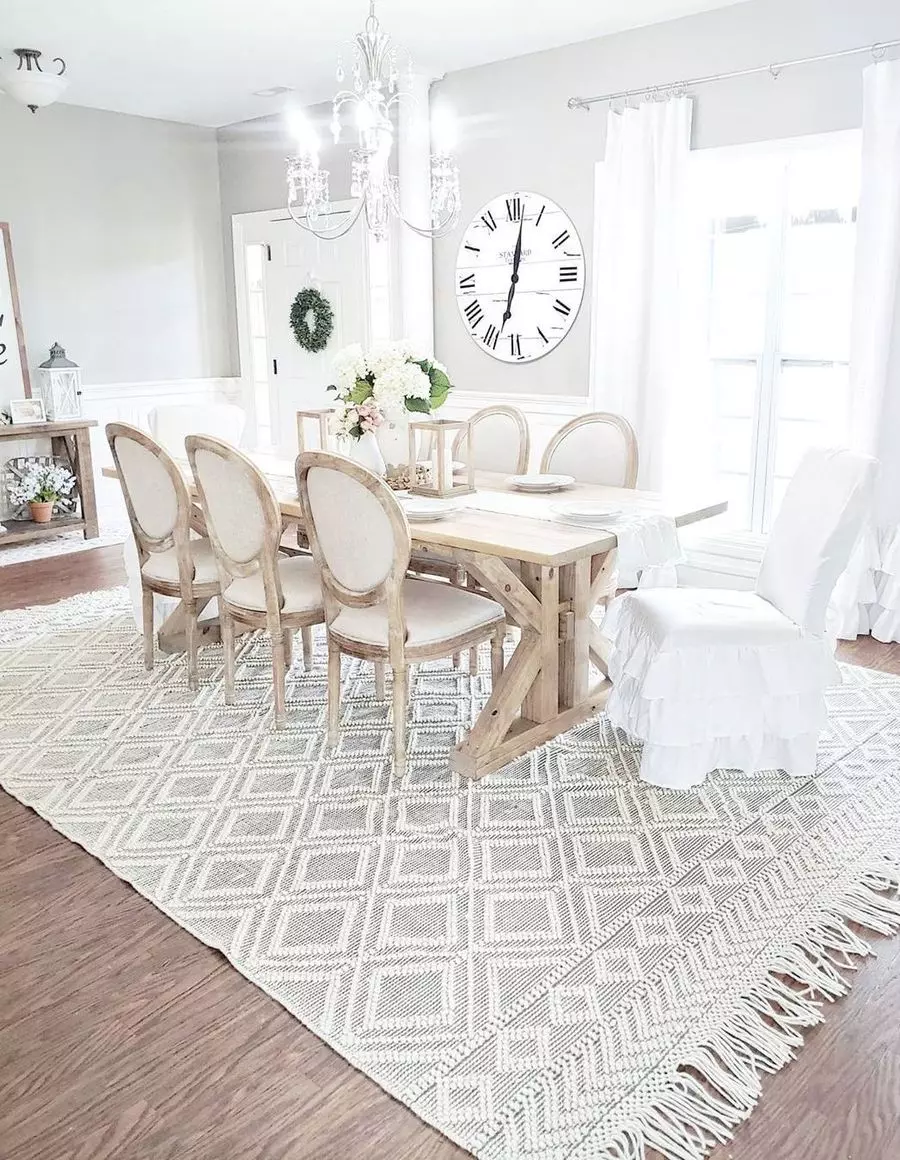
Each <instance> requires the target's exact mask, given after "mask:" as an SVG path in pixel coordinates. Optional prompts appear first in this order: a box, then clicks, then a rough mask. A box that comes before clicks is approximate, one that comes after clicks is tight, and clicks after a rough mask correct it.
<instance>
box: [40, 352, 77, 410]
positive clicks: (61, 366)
mask: <svg viewBox="0 0 900 1160" xmlns="http://www.w3.org/2000/svg"><path fill="white" fill-rule="evenodd" d="M38 371H39V375H38V381H39V383H40V388H41V398H42V399H43V400H44V409H45V410H46V412H47V418H48V419H51V420H59V419H80V418H81V368H80V367H79V366H78V363H73V362H72V361H71V360H70V359H67V358H66V352H65V350H63V348H62V347H61V346H60V345H59V343H58V342H54V344H53V346H51V347H50V357H49V358H48V359H47V361H46V362H42V363H41V365H40V367H38Z"/></svg>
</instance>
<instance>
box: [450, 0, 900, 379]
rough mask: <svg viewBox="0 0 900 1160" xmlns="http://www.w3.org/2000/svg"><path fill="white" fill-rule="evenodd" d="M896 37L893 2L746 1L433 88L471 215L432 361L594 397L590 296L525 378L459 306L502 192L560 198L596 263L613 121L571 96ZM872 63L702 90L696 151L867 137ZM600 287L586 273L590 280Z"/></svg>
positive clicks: (453, 77) (899, 19) (857, 60)
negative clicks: (456, 135)
mask: <svg viewBox="0 0 900 1160" xmlns="http://www.w3.org/2000/svg"><path fill="white" fill-rule="evenodd" d="M897 37H900V3H898V2H897V0H853V2H852V3H851V2H849V0H749V2H747V3H743V4H738V5H736V6H734V7H729V8H724V9H720V10H719V11H714V12H708V13H704V14H702V15H698V16H692V17H688V18H685V19H683V20H677V21H672V22H670V23H667V24H659V25H655V26H652V27H649V28H642V29H637V30H634V31H631V32H626V33H621V34H619V35H616V36H611V37H605V38H602V39H599V40H593V41H586V42H584V43H581V44H575V45H570V46H568V47H566V48H561V49H553V50H551V51H548V52H542V53H536V54H533V55H531V56H526V57H518V58H516V59H514V60H509V61H502V62H500V63H498V64H493V65H485V66H483V67H481V68H476V69H467V70H465V71H461V72H457V73H450V74H448V76H447V77H445V78H444V80H442V81H441V82H440V83H439V84H438V85H437V86H436V94H439V95H440V96H442V97H446V99H447V100H448V101H449V102H450V103H451V104H452V106H453V108H454V110H455V111H456V114H457V116H458V117H459V119H460V147H459V151H458V156H459V169H460V181H461V186H462V196H463V203H464V207H465V208H464V215H463V220H462V221H461V223H460V225H459V227H458V229H457V230H456V231H455V232H454V233H453V234H452V235H450V236H449V237H447V238H445V239H442V240H440V241H438V242H436V243H435V248H434V289H435V352H436V355H437V357H438V358H439V359H440V360H441V361H442V362H444V363H446V364H447V366H448V367H450V369H451V372H452V375H453V379H454V382H455V383H456V384H457V385H458V386H459V387H462V388H468V389H471V390H493V391H504V392H527V393H537V394H570V395H576V394H586V393H587V392H588V373H589V360H590V313H591V308H590V300H589V298H590V296H589V293H587V294H586V295H585V303H584V306H583V307H582V310H581V314H580V316H579V318H578V320H577V322H576V323H575V326H574V327H573V329H572V332H571V333H570V334H569V336H568V337H567V338H566V340H565V341H564V342H563V343H561V344H560V346H559V347H558V348H557V349H556V351H554V352H553V353H552V354H550V355H548V356H547V357H546V358H544V359H542V360H540V361H538V362H535V363H532V364H529V365H520V366H515V365H512V366H510V365H505V364H503V363H500V362H497V361H496V360H495V359H492V358H491V357H490V356H489V355H486V354H484V353H482V351H480V350H479V349H478V348H477V347H476V345H475V343H473V342H472V340H471V339H470V338H469V337H468V335H467V333H466V331H465V328H464V327H463V325H462V322H461V321H460V317H459V312H458V310H457V306H456V301H455V281H454V270H455V264H456V253H457V249H458V247H459V242H460V238H461V236H462V233H463V232H464V229H465V226H466V225H467V224H468V222H469V221H470V220H471V218H472V217H473V216H474V215H475V213H476V211H477V210H478V208H479V207H480V206H481V205H482V204H483V203H484V202H486V201H488V200H490V199H491V198H492V197H495V196H496V195H497V194H499V193H501V192H503V191H504V190H514V189H528V190H535V191H537V192H540V193H544V194H546V195H547V196H549V197H551V198H553V199H554V200H555V201H557V202H559V204H560V205H561V206H562V207H563V208H564V209H565V210H566V211H567V212H568V213H569V214H570V216H571V217H572V219H573V220H574V222H575V224H576V225H577V227H578V229H579V232H580V234H581V239H582V242H583V244H584V246H585V247H586V251H585V252H586V253H587V255H588V257H589V258H590V254H591V250H592V244H593V229H592V217H593V174H594V165H595V163H596V162H597V161H599V160H601V159H602V157H603V149H604V138H605V120H606V109H605V107H604V106H595V107H594V109H593V111H592V112H591V113H585V112H584V111H580V110H575V111H570V110H569V109H567V108H566V102H567V100H568V98H569V97H570V96H573V95H579V96H591V95H594V94H597V93H602V92H610V91H615V90H618V89H625V88H630V87H639V86H643V85H649V84H657V83H665V82H671V81H676V80H679V79H684V78H688V77H692V76H702V75H704V74H708V73H714V72H724V71H727V70H731V69H739V68H745V67H752V66H755V65H761V64H762V65H765V64H770V63H771V62H773V61H778V60H788V59H791V58H798V57H805V56H812V55H816V54H818V53H824V52H831V51H836V50H839V49H845V48H851V47H856V46H859V45H865V44H871V43H874V42H875V41H879V40H889V39H893V38H897ZM867 63H870V58H869V57H868V56H867V55H865V56H860V57H854V58H849V59H843V60H839V61H832V62H829V63H823V64H819V65H811V66H806V67H803V68H797V69H794V70H790V71H788V72H785V73H784V74H783V75H782V76H781V77H779V79H778V80H777V81H773V80H772V79H771V78H769V77H768V76H760V77H748V78H744V79H740V80H738V79H735V80H731V81H723V82H721V83H718V84H715V85H710V86H706V87H704V88H702V89H699V90H698V96H697V99H696V101H695V107H694V145H695V147H696V148H707V147H712V146H717V145H730V144H740V143H745V142H750V141H765V140H770V139H775V138H779V137H791V136H800V135H804V134H810V133H822V132H828V131H830V130H835V129H849V128H853V127H855V126H858V125H859V124H860V123H861V120H862V88H861V82H860V72H861V70H862V68H863V67H865V65H866V64H867ZM589 278H590V270H589Z"/></svg>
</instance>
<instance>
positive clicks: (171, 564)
mask: <svg viewBox="0 0 900 1160" xmlns="http://www.w3.org/2000/svg"><path fill="white" fill-rule="evenodd" d="M106 438H107V440H108V441H109V449H110V451H111V452H112V457H113V461H114V463H115V465H116V474H117V475H118V477H119V482H120V483H121V485H122V494H123V495H124V497H125V507H126V509H127V511H128V519H129V521H130V523H131V532H132V535H133V536H134V543H135V547H136V548H137V554H138V567H139V569H140V584H141V610H142V627H143V633H144V667H145V668H146V669H148V670H149V669H152V668H153V631H154V625H153V594H154V592H158V593H159V594H160V595H161V596H171V597H174V598H176V599H180V600H181V602H182V607H183V609H184V612H185V620H186V626H187V645H188V688H190V689H196V688H197V686H198V684H199V675H198V666H197V645H198V639H197V638H198V630H197V620H198V618H199V615H200V613H201V612H202V611H203V609H204V608H205V607H206V605H207V604H208V603H209V601H210V600H211V599H212V598H213V597H214V596H216V595H218V592H219V575H218V572H217V570H216V561H215V556H214V555H213V551H212V547H211V545H210V542H209V540H207V539H205V538H191V516H192V512H193V505H192V503H191V497H190V494H189V492H188V489H187V484H186V483H185V481H184V477H183V476H182V474H181V472H180V470H179V469H178V466H177V464H176V463H175V462H174V460H173V459H172V457H171V456H170V455H169V454H168V452H167V451H166V450H165V449H164V448H163V447H160V445H159V444H158V443H157V442H156V440H154V439H151V438H150V436H149V435H147V434H146V433H145V432H144V431H140V430H138V428H137V427H132V426H130V424H128V423H107V425H106Z"/></svg>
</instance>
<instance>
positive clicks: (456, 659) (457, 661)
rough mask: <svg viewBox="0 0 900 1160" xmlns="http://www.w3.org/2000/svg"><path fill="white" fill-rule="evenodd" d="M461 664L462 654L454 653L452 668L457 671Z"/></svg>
mask: <svg viewBox="0 0 900 1160" xmlns="http://www.w3.org/2000/svg"><path fill="white" fill-rule="evenodd" d="M461 663H462V653H454V654H453V659H452V664H453V667H454V668H455V669H458V668H459V666H460V664H461Z"/></svg>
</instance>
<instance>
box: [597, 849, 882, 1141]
mask: <svg viewBox="0 0 900 1160" xmlns="http://www.w3.org/2000/svg"><path fill="white" fill-rule="evenodd" d="M849 923H854V924H856V925H858V926H863V927H865V928H866V929H868V930H871V931H875V932H877V933H879V934H896V933H897V931H898V930H900V858H898V859H897V860H895V859H893V858H888V857H884V858H880V859H878V860H877V861H876V862H874V863H872V864H871V865H868V866H866V867H864V868H863V869H862V871H861V873H860V877H859V880H858V881H857V883H856V884H855V885H853V886H851V887H850V888H849V889H848V890H847V891H846V892H845V893H844V895H843V896H842V897H841V898H840V899H839V900H838V901H837V902H836V903H835V904H834V905H833V906H832V907H831V908H830V909H829V911H828V912H826V913H825V914H824V915H823V916H822V917H821V918H820V919H819V920H818V921H817V922H816V923H815V924H814V925H812V926H811V927H809V928H808V930H807V931H806V932H805V933H804V935H803V937H802V938H800V939H798V940H797V941H796V942H795V943H794V944H793V945H792V946H791V947H790V948H789V949H788V950H787V951H785V952H783V953H782V954H780V955H779V956H778V957H777V958H776V959H774V960H773V961H772V962H771V963H770V964H769V968H768V971H767V973H766V976H765V978H764V979H763V980H762V982H761V983H759V984H758V985H757V986H756V987H754V988H753V990H752V991H751V992H750V993H749V994H747V995H746V996H744V997H743V998H742V999H741V1000H740V1001H739V1003H738V1005H737V1007H736V1008H735V1009H734V1011H733V1012H732V1014H731V1016H730V1017H729V1019H728V1020H727V1022H726V1023H725V1024H724V1025H723V1026H722V1027H720V1028H719V1029H718V1030H717V1031H716V1032H714V1033H713V1034H712V1035H711V1036H710V1038H709V1039H708V1040H707V1042H706V1043H704V1044H703V1045H702V1046H701V1047H698V1048H696V1049H694V1050H693V1051H692V1052H690V1053H689V1054H688V1055H687V1056H686V1057H685V1058H684V1059H683V1060H682V1062H681V1065H680V1068H679V1071H678V1074H677V1076H676V1078H675V1080H674V1082H673V1083H672V1084H670V1085H669V1087H668V1088H667V1089H666V1090H665V1091H664V1092H663V1093H661V1094H660V1095H659V1096H658V1097H657V1098H656V1100H655V1101H654V1102H653V1104H652V1105H651V1106H650V1107H649V1108H648V1109H647V1111H646V1112H645V1113H644V1114H643V1115H642V1116H640V1117H639V1118H638V1119H636V1120H634V1121H632V1122H631V1123H629V1124H626V1125H624V1126H623V1127H622V1128H621V1129H620V1131H619V1132H618V1133H617V1134H616V1136H615V1137H614V1138H613V1139H607V1140H605V1141H603V1142H601V1143H600V1147H599V1151H598V1150H596V1149H591V1150H590V1151H589V1152H585V1153H584V1155H588V1154H589V1155H590V1156H591V1157H592V1158H593V1160H646V1156H647V1151H648V1149H655V1150H656V1151H657V1152H659V1153H660V1154H661V1155H662V1156H664V1157H666V1160H704V1157H705V1156H706V1155H707V1154H708V1152H709V1151H710V1149H711V1148H713V1147H714V1146H715V1145H716V1144H724V1143H726V1142H727V1141H728V1140H730V1139H731V1138H732V1135H733V1132H734V1129H735V1128H736V1127H737V1126H738V1125H739V1124H741V1123H742V1122H743V1121H744V1120H745V1119H746V1118H747V1117H748V1116H749V1115H750V1113H751V1112H752V1111H753V1108H754V1107H755V1106H756V1103H757V1101H758V1100H759V1097H760V1095H761V1091H762V1076H763V1075H767V1074H772V1073H774V1072H776V1071H778V1070H780V1069H781V1068H782V1067H784V1065H785V1064H786V1063H789V1062H790V1061H791V1060H792V1059H793V1058H794V1057H795V1055H796V1052H797V1049H798V1048H799V1047H801V1046H802V1044H803V1032H804V1031H805V1030H806V1029H808V1028H810V1027H814V1026H815V1025H816V1024H817V1023H821V1022H822V1021H823V1018H824V1017H823V1014H822V1007H823V1005H824V1003H826V1002H833V1001H834V1000H835V999H837V998H840V996H842V995H845V994H846V993H847V992H848V991H849V989H850V982H849V981H848V979H847V978H846V976H845V972H847V971H852V970H856V968H857V966H858V962H859V960H860V959H861V958H863V957H865V956H867V955H870V954H872V948H871V947H870V946H869V944H868V943H866V942H865V941H864V940H863V939H861V938H860V937H859V935H858V934H856V932H855V931H853V930H851V928H850V926H849V925H848V924H849ZM579 1154H581V1153H579Z"/></svg>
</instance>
